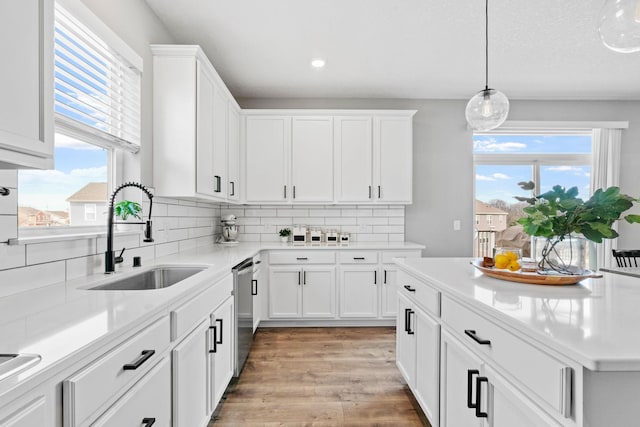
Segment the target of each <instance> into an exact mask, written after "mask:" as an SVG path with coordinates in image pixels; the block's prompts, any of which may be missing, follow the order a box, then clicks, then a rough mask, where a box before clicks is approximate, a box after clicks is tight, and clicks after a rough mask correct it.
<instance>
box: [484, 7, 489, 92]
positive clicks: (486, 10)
mask: <svg viewBox="0 0 640 427" xmlns="http://www.w3.org/2000/svg"><path fill="white" fill-rule="evenodd" d="M484 4H485V6H484V23H485V25H484V79H485V80H484V90H489V0H485V2H484Z"/></svg>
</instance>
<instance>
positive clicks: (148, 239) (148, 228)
mask: <svg viewBox="0 0 640 427" xmlns="http://www.w3.org/2000/svg"><path fill="white" fill-rule="evenodd" d="M143 242H153V237H151V220H148V221H147V225H146V226H145V228H144V240H143Z"/></svg>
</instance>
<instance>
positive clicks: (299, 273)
mask: <svg viewBox="0 0 640 427" xmlns="http://www.w3.org/2000/svg"><path fill="white" fill-rule="evenodd" d="M301 274H302V273H301V272H300V271H298V286H300V275H301Z"/></svg>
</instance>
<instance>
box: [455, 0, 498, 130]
mask: <svg viewBox="0 0 640 427" xmlns="http://www.w3.org/2000/svg"><path fill="white" fill-rule="evenodd" d="M484 59H485V85H484V89H483V90H481V91H480V92H478V93H477V94H476V95H475V96H474V97H473V98H471V99H470V100H469V102H468V103H467V108H466V109H465V112H464V115H465V117H466V118H467V123H469V126H470V127H471V128H473V129H474V130H479V131H487V130H491V129H495V128H497V127H498V126H500V125H501V124H502V123H504V121H505V120H506V119H507V115H508V114H509V100H508V99H507V97H506V95H505V94H504V93H502V92H500V91H498V90H495V89H489V0H485V58H484Z"/></svg>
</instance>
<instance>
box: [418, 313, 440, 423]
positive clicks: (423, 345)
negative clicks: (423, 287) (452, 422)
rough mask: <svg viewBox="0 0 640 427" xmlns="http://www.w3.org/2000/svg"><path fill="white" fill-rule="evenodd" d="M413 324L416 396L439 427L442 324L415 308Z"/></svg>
mask: <svg viewBox="0 0 640 427" xmlns="http://www.w3.org/2000/svg"><path fill="white" fill-rule="evenodd" d="M411 322H415V329H416V332H415V334H416V361H418V363H416V373H415V375H416V376H415V384H414V387H415V389H414V390H415V391H414V393H415V396H416V399H417V400H418V402H419V403H420V406H421V407H422V409H423V410H424V413H425V414H426V416H427V418H429V419H430V420H431V424H432V426H433V427H437V422H438V419H439V416H438V414H439V412H440V408H439V404H440V398H439V397H440V395H439V393H440V390H439V384H440V381H439V379H440V324H439V323H438V322H436V321H435V320H433V319H432V318H431V317H430V316H429V315H428V314H426V313H424V312H423V311H422V310H420V309H418V308H415V309H414V316H413V318H412V319H411Z"/></svg>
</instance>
